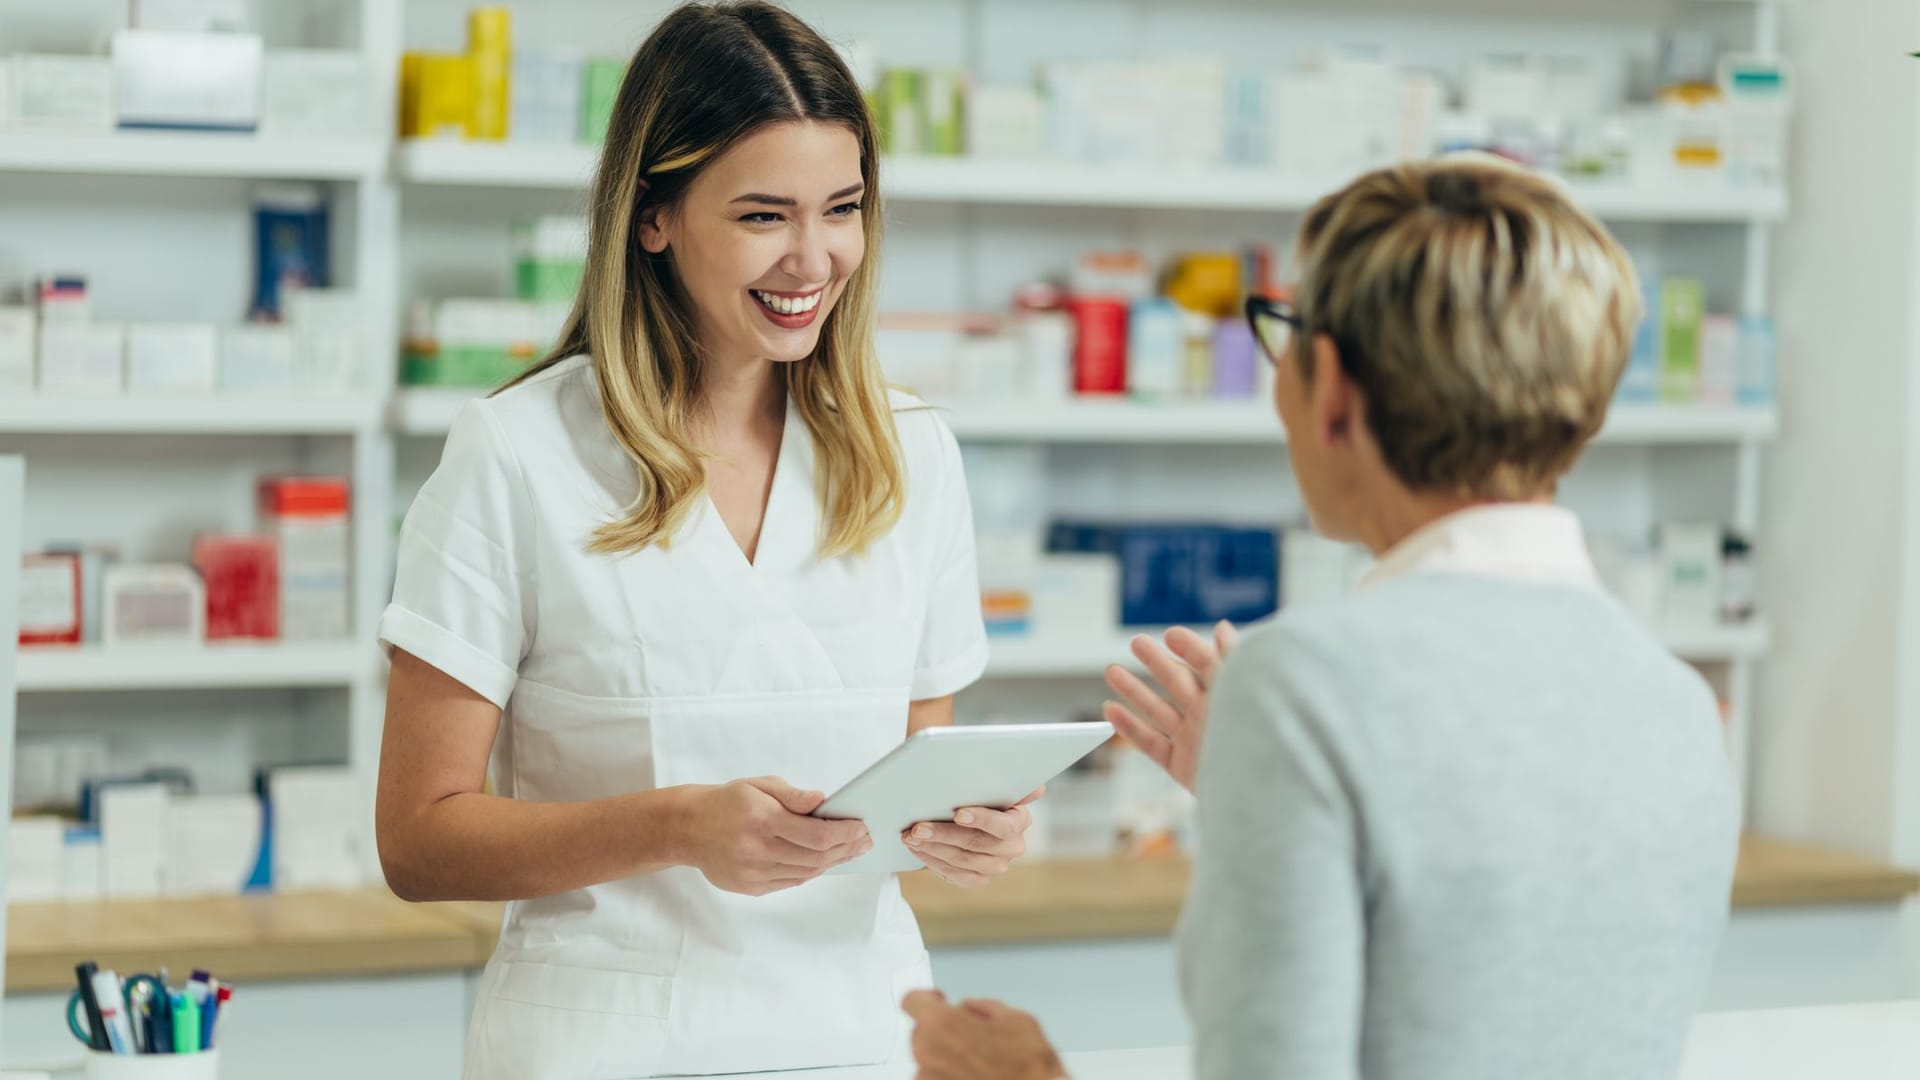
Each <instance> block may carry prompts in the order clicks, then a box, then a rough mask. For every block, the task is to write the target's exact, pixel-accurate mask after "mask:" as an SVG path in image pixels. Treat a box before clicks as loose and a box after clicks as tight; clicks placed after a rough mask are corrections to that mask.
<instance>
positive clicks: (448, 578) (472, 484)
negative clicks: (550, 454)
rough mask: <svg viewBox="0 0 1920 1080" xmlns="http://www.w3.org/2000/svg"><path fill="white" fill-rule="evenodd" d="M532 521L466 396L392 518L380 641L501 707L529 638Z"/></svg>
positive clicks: (510, 464) (493, 436) (491, 429)
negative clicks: (396, 530) (389, 577)
mask: <svg viewBox="0 0 1920 1080" xmlns="http://www.w3.org/2000/svg"><path fill="white" fill-rule="evenodd" d="M532 521H533V518H532V512H531V506H530V504H529V501H528V498H527V488H526V483H525V479H524V477H523V476H522V474H521V471H520V466H519V463H518V461H517V459H516V458H515V457H514V454H513V450H512V448H511V446H510V445H509V444H508V442H507V439H506V433H505V432H504V431H503V430H501V427H500V422H499V420H498V419H497V418H496V417H495V416H494V415H493V412H492V410H491V409H490V408H489V407H488V404H487V403H486V402H485V401H477V402H473V403H470V404H468V405H467V406H466V407H465V408H464V409H462V410H461V412H460V414H459V416H458V417H456V418H455V419H454V422H453V428H452V430H451V431H450V432H449V433H448V435H447V442H446V448H445V449H444V450H443V451H442V452H441V455H440V466H439V467H438V468H437V469H435V470H434V471H433V475H432V476H431V477H429V478H428V479H427V482H426V485H425V486H423V487H422V488H421V489H420V494H419V495H417V496H415V498H414V500H413V505H412V506H411V507H410V508H408V510H407V516H406V519H405V521H404V522H402V524H401V526H400V543H399V557H398V561H397V563H396V565H395V572H394V582H393V602H392V603H391V604H389V605H388V607H387V610H386V612H385V614H384V615H382V616H381V619H380V642H381V644H382V645H383V646H386V647H387V648H389V649H404V650H406V651H407V652H409V653H412V654H413V655H415V656H417V657H419V658H420V659H421V660H423V661H425V662H427V663H428V664H431V665H432V666H434V667H436V668H438V669H439V670H441V671H443V672H445V673H446V674H447V675H449V676H451V677H452V678H454V679H456V680H458V681H459V682H460V683H462V684H463V685H465V686H466V687H468V688H469V689H471V690H473V691H474V692H475V693H477V694H479V695H480V696H481V697H484V698H486V699H487V700H488V701H491V702H493V703H494V704H495V705H497V706H500V707H503V708H504V707H505V705H506V702H507V698H508V696H509V695H510V694H512V692H513V686H514V683H515V682H516V681H517V680H518V678H519V668H520V660H521V658H522V657H523V656H524V655H525V654H526V650H527V646H528V643H529V642H531V641H532V639H533V612H534V609H533V595H534V594H533V569H532V567H533V560H532V551H531V549H532V546H533V539H532V533H531V525H532Z"/></svg>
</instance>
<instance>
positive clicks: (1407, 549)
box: [1360, 503, 1600, 589]
mask: <svg viewBox="0 0 1920 1080" xmlns="http://www.w3.org/2000/svg"><path fill="white" fill-rule="evenodd" d="M1408 574H1466V575H1471V576H1475V577H1491V578H1499V579H1501V580H1503V581H1520V582H1527V583H1530V584H1536V585H1571V586H1576V587H1580V588H1589V589H1598V588H1600V575H1599V573H1598V572H1597V571H1596V570H1595V569H1594V567H1593V557H1592V556H1591V555H1590V554H1588V552H1587V542H1586V535H1585V533H1584V532H1583V531H1582V530H1581V528H1580V519H1579V518H1578V517H1575V516H1574V514H1573V512H1572V511H1570V510H1564V509H1562V508H1560V507H1558V506H1549V505H1546V504H1542V503H1505V504H1500V505H1496V506H1476V507H1473V508H1471V509H1467V510H1461V511H1458V512H1456V513H1453V514H1448V515H1447V516H1446V517H1443V518H1441V519H1440V520H1438V521H1434V522H1430V523H1428V524H1427V525H1425V526H1422V527H1421V528H1420V529H1419V530H1417V531H1415V532H1414V533H1413V534H1412V535H1411V536H1408V537H1407V538H1406V539H1404V540H1402V541H1400V542H1399V543H1398V544H1395V545H1394V546H1393V547H1392V548H1391V549H1390V550H1388V551H1387V553H1386V554H1385V555H1382V556H1381V557H1380V561H1379V562H1377V563H1375V564H1374V566H1373V568H1372V569H1371V570H1369V571H1367V573H1366V576H1365V577H1363V578H1361V579H1360V587H1361V588H1366V587H1367V586H1370V585H1378V584H1379V583H1380V582H1382V581H1387V580H1389V579H1392V578H1397V577H1402V576H1405V575H1408Z"/></svg>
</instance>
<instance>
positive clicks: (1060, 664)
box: [987, 622, 1769, 679]
mask: <svg viewBox="0 0 1920 1080" xmlns="http://www.w3.org/2000/svg"><path fill="white" fill-rule="evenodd" d="M1160 633H1161V631H1160V630H1159V629H1157V628H1143V629H1141V630H1138V631H1132V632H1128V633H1108V634H1103V635H1096V636H1089V637H1084V638H1082V637H1059V638H1050V637H1044V636H1007V637H995V638H993V640H992V647H991V650H990V651H991V659H990V660H988V662H987V675H988V676H990V677H992V678H1002V679H1016V678H1018V679H1051V678H1072V677H1080V676H1092V675H1098V674H1100V673H1101V672H1103V671H1105V670H1106V669H1107V667H1108V665H1110V664H1114V663H1126V664H1128V665H1130V666H1131V665H1132V664H1133V661H1132V660H1131V653H1130V645H1131V642H1132V641H1133V639H1134V637H1135V636H1136V635H1137V634H1145V635H1147V636H1148V637H1153V638H1158V637H1159V636H1160ZM1660 637H1661V640H1663V641H1664V642H1666V644H1667V647H1668V648H1669V649H1672V650H1673V652H1674V654H1675V655H1677V656H1679V657H1680V658H1681V659H1684V660H1688V661H1691V662H1693V663H1699V664H1726V663H1737V662H1741V661H1750V660H1756V659H1759V658H1760V657H1761V656H1763V655H1765V654H1766V650H1767V645H1768V643H1769V633H1768V630H1767V627H1766V624H1764V623H1760V622H1755V623H1748V624H1743V625H1739V626H1704V627H1698V628H1673V629H1668V630H1664V631H1662V632H1661V633H1660Z"/></svg>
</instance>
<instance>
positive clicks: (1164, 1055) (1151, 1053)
mask: <svg viewBox="0 0 1920 1080" xmlns="http://www.w3.org/2000/svg"><path fill="white" fill-rule="evenodd" d="M1187 1057H1188V1051H1187V1049H1186V1048H1185V1047H1160V1048H1157V1049H1152V1050H1107V1051H1103V1052H1101V1053H1097V1054H1068V1055H1066V1057H1065V1060H1066V1063H1067V1069H1068V1071H1069V1072H1070V1073H1072V1075H1073V1080H1187V1078H1188V1077H1189V1076H1191V1075H1192V1069H1191V1066H1190V1065H1189V1063H1188V1061H1187ZM749 1076H752V1077H761V1078H764V1080H776V1078H777V1080H913V1066H911V1065H866V1066H861V1067H859V1068H851V1069H803V1070H800V1071H798V1072H779V1073H738V1074H735V1077H734V1080H743V1078H745V1077H749ZM711 1080H727V1078H726V1077H720V1076H716V1077H712V1078H711Z"/></svg>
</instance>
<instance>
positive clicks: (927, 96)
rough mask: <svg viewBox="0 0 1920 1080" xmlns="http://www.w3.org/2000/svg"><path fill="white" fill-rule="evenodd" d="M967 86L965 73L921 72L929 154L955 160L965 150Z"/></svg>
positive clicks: (944, 71) (921, 97)
mask: <svg viewBox="0 0 1920 1080" xmlns="http://www.w3.org/2000/svg"><path fill="white" fill-rule="evenodd" d="M966 86H967V77H966V74H965V73H964V72H959V71H947V70H938V71H927V72H923V73H921V76H920V110H921V116H922V117H923V122H924V125H925V126H924V128H923V130H924V131H925V132H926V152H927V153H929V154H942V155H945V156H947V157H954V156H958V155H959V154H960V153H961V152H962V151H964V150H965V149H966V138H967V136H966V131H967V124H966V108H967V104H966V103H967V91H966Z"/></svg>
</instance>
